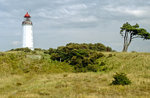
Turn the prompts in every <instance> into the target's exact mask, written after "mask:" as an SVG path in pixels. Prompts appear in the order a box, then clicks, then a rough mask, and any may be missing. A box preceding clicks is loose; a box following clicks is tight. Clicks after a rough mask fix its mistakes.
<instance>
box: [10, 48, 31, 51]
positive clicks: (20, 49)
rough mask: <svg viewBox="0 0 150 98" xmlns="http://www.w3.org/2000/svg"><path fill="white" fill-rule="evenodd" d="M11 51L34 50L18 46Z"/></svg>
mask: <svg viewBox="0 0 150 98" xmlns="http://www.w3.org/2000/svg"><path fill="white" fill-rule="evenodd" d="M10 51H23V52H31V51H32V50H31V49H29V48H16V49H11V50H10Z"/></svg>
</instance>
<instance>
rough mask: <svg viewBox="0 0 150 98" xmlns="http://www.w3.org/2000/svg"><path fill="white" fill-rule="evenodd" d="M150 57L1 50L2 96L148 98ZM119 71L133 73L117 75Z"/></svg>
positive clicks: (67, 49) (64, 49)
mask: <svg viewBox="0 0 150 98" xmlns="http://www.w3.org/2000/svg"><path fill="white" fill-rule="evenodd" d="M60 58H61V59H60ZM149 61H150V53H137V52H132V53H124V52H123V53H118V52H104V51H103V52H101V51H96V50H91V49H87V48H86V49H83V48H82V49H77V48H71V47H70V46H64V47H59V48H57V49H52V48H50V49H49V50H43V49H36V50H34V51H30V52H26V51H24V49H21V50H15V51H14V50H12V51H7V52H0V97H1V98H9V97H10V98H43V97H44V98H45V97H46V98H60V97H62V98H105V97H114V98H117V97H122V98H127V97H134V98H136V97H140V98H146V97H147V98H148V97H150V85H149V84H150V75H149V74H148V73H150V66H149V65H150V62H149ZM81 72H82V73H81ZM83 72H84V73H83ZM116 72H117V73H126V74H127V76H128V77H126V74H116V75H114V74H115V73H116ZM128 79H131V81H132V84H130V82H129V81H130V80H129V81H128ZM112 81H115V82H112ZM111 83H112V84H117V85H110V84H111ZM125 84H130V85H125ZM60 92H61V93H60Z"/></svg>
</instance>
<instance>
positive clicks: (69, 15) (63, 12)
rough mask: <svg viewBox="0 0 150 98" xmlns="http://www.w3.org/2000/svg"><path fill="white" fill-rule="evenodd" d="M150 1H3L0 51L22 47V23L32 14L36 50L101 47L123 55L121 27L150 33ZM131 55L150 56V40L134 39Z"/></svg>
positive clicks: (0, 10)
mask: <svg viewBox="0 0 150 98" xmlns="http://www.w3.org/2000/svg"><path fill="white" fill-rule="evenodd" d="M149 9H150V0H0V51H7V50H10V49H13V48H20V47H22V36H23V32H22V21H23V20H24V15H25V14H26V12H29V14H30V15H31V17H32V18H31V20H32V22H33V32H34V47H35V48H43V49H48V48H57V47H58V46H64V45H66V44H67V43H70V42H71V43H102V44H104V45H106V46H110V47H112V49H113V50H116V51H122V48H123V38H122V37H121V35H120V27H121V26H122V25H123V24H124V23H126V22H129V23H130V24H131V25H134V24H136V23H138V24H139V25H140V27H141V28H145V29H146V30H147V31H148V32H150V13H149ZM129 51H138V52H150V40H143V39H140V38H139V39H134V40H133V41H132V43H131V45H130V46H129Z"/></svg>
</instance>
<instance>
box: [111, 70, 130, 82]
mask: <svg viewBox="0 0 150 98" xmlns="http://www.w3.org/2000/svg"><path fill="white" fill-rule="evenodd" d="M113 78H114V80H113V81H112V83H111V84H112V85H129V84H131V81H130V80H129V79H128V78H127V76H126V74H125V73H116V74H115V75H114V76H113Z"/></svg>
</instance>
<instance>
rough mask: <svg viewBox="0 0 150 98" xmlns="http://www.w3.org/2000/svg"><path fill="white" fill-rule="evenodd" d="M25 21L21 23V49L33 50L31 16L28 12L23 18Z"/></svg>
mask: <svg viewBox="0 0 150 98" xmlns="http://www.w3.org/2000/svg"><path fill="white" fill-rule="evenodd" d="M24 18H25V20H24V21H23V22H22V27H23V48H29V49H31V50H33V49H34V48H33V30H32V21H31V20H30V18H31V16H30V15H29V14H28V12H27V13H26V14H25V16H24Z"/></svg>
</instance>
